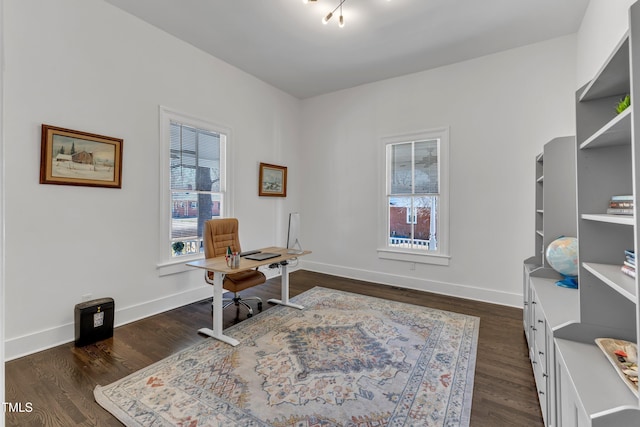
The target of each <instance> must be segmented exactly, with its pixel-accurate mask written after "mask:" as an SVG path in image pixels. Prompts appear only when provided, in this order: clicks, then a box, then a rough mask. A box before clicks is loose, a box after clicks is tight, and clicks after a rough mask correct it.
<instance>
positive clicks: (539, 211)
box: [536, 209, 544, 214]
mask: <svg viewBox="0 0 640 427" xmlns="http://www.w3.org/2000/svg"><path fill="white" fill-rule="evenodd" d="M536 213H539V214H544V209H536Z"/></svg>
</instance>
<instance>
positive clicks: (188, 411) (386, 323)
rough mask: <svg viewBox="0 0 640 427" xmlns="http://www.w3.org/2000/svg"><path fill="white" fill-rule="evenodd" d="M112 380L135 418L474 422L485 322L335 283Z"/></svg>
mask: <svg viewBox="0 0 640 427" xmlns="http://www.w3.org/2000/svg"><path fill="white" fill-rule="evenodd" d="M292 301H295V302H296V303H298V304H302V305H303V306H305V309H304V310H297V309H295V308H290V307H283V306H277V307H274V308H271V309H269V310H267V311H265V312H263V313H260V314H259V315H257V316H254V317H252V318H250V319H248V320H246V321H243V322H241V323H239V324H237V325H235V326H233V327H231V328H229V329H227V330H226V331H225V334H226V335H229V336H232V337H234V338H236V339H238V340H240V344H239V345H238V346H236V347H232V346H230V345H228V344H224V343H222V342H220V341H217V340H214V339H206V340H203V342H202V343H198V344H196V345H194V346H192V347H189V348H187V349H186V350H183V351H181V352H179V353H177V354H174V355H173V356H170V357H168V358H166V359H164V360H161V361H160V362H158V363H155V364H153V365H151V366H149V367H147V368H144V369H142V370H140V371H138V372H135V373H133V374H131V375H129V376H127V377H125V378H123V379H121V380H119V381H117V382H115V383H113V384H110V385H108V386H104V387H102V386H97V387H96V389H95V391H94V395H95V399H96V401H97V402H98V403H99V404H100V405H102V406H103V407H104V408H105V409H107V410H108V411H109V412H111V413H112V414H113V415H114V416H116V417H117V418H118V419H119V420H120V421H121V422H123V423H124V424H126V425H127V426H190V427H195V426H222V427H234V426H251V427H258V426H275V427H312V426H313V427H328V426H359V427H365V426H366V427H373V426H468V425H469V418H470V412H471V396H472V391H473V377H474V370H475V357H476V346H477V340H478V327H479V321H480V319H479V318H477V317H473V316H467V315H463V314H457V313H451V312H447V311H441V310H435V309H431V308H427V307H420V306H415V305H410V304H404V303H398V302H392V301H387V300H383V299H377V298H372V297H367V296H362V295H356V294H352V293H348V292H341V291H335V290H330V289H325V288H313V289H311V290H309V291H307V292H305V293H303V294H301V295H299V296H297V297H296V298H293V299H292Z"/></svg>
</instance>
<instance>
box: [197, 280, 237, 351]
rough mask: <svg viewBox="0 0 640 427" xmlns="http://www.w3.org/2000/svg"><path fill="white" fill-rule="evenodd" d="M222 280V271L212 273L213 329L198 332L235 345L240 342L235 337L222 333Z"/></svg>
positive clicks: (203, 329)
mask: <svg viewBox="0 0 640 427" xmlns="http://www.w3.org/2000/svg"><path fill="white" fill-rule="evenodd" d="M223 280H224V274H222V273H217V272H216V273H214V274H213V283H214V285H213V325H212V328H213V329H209V328H202V329H199V330H198V332H199V333H201V334H204V335H208V336H210V337H212V338H215V339H217V340H220V341H223V342H226V343H227V344H231V345H232V346H234V347H235V346H237V345H238V344H240V341H238V340H237V339H235V338H231V337H228V336H226V335H224V334H223V333H222V282H223Z"/></svg>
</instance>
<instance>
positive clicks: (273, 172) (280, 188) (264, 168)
mask: <svg viewBox="0 0 640 427" xmlns="http://www.w3.org/2000/svg"><path fill="white" fill-rule="evenodd" d="M258 195H260V196H271V197H287V168H286V166H276V165H270V164H267V163H260V178H259V182H258Z"/></svg>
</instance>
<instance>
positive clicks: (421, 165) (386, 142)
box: [378, 129, 448, 264]
mask: <svg viewBox="0 0 640 427" xmlns="http://www.w3.org/2000/svg"><path fill="white" fill-rule="evenodd" d="M383 151H384V156H383V157H384V167H383V170H384V173H383V175H384V207H383V209H384V215H381V217H382V218H384V224H382V226H381V229H382V230H383V235H382V238H381V242H382V244H381V248H380V250H379V251H378V253H379V256H380V257H382V258H391V259H398V260H407V261H412V262H426V263H436V264H448V251H447V248H448V244H447V243H448V242H447V240H448V197H447V196H448V194H447V193H448V191H447V185H448V174H447V169H448V130H447V129H438V130H433V131H428V132H421V133H418V134H412V135H401V136H395V137H389V138H384V139H383Z"/></svg>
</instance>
